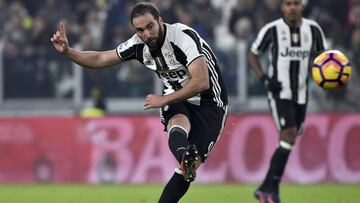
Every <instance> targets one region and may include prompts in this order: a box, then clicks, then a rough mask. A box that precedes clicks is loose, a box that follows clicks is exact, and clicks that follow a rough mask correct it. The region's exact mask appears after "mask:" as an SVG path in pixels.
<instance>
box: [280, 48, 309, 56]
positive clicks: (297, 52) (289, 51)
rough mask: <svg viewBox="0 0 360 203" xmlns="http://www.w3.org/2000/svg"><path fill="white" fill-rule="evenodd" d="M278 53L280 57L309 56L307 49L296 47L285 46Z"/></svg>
mask: <svg viewBox="0 0 360 203" xmlns="http://www.w3.org/2000/svg"><path fill="white" fill-rule="evenodd" d="M280 55H281V56H282V57H291V58H297V59H305V58H307V57H309V56H310V52H309V51H304V50H301V49H297V48H289V47H286V49H285V51H284V52H280Z"/></svg>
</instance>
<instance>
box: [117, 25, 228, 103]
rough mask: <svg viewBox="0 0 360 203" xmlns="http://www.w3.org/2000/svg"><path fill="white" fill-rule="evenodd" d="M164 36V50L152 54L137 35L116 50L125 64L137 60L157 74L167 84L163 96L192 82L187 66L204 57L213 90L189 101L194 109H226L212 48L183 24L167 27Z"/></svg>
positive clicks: (223, 89)
mask: <svg viewBox="0 0 360 203" xmlns="http://www.w3.org/2000/svg"><path fill="white" fill-rule="evenodd" d="M164 35H165V37H164V41H163V45H162V46H161V48H160V49H158V50H154V51H153V50H149V47H148V46H147V45H146V44H145V43H144V42H143V41H142V40H141V39H140V38H139V37H138V35H137V34H135V35H134V36H132V38H130V39H129V40H127V41H126V42H124V43H122V44H120V45H119V46H118V47H117V48H116V51H117V54H118V55H119V57H120V58H121V60H123V61H127V60H132V59H135V60H138V61H139V62H140V63H142V64H143V65H145V66H146V67H147V68H150V69H151V70H153V71H155V72H156V73H157V75H158V76H159V78H160V79H161V81H162V82H163V84H164V90H163V94H164V95H168V94H171V93H173V92H175V91H177V90H179V89H181V88H182V87H184V85H185V84H186V83H187V82H188V81H189V79H190V75H189V72H188V70H187V67H188V65H189V64H190V63H191V62H192V61H194V60H195V59H196V58H198V57H202V56H204V57H205V59H206V63H207V66H208V70H209V77H210V78H209V79H210V80H209V81H210V88H209V89H208V90H206V91H204V92H201V93H199V94H198V95H196V96H194V97H192V98H189V99H188V101H189V102H190V103H192V104H195V105H203V104H205V105H216V106H218V107H224V106H225V105H227V102H228V101H227V93H226V89H225V85H224V81H223V79H222V76H221V73H220V69H219V67H218V64H217V61H216V57H215V55H214V53H213V52H212V50H211V49H210V47H209V45H208V44H207V43H206V42H205V41H204V40H203V39H202V38H201V37H200V36H199V35H198V34H197V33H196V31H195V30H193V29H192V28H190V27H188V26H186V25H184V24H180V23H176V24H164Z"/></svg>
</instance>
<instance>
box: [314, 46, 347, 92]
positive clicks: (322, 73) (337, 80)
mask: <svg viewBox="0 0 360 203" xmlns="http://www.w3.org/2000/svg"><path fill="white" fill-rule="evenodd" d="M311 72H312V77H313V79H314V81H315V83H316V84H318V85H319V86H320V87H322V88H323V89H326V90H337V89H339V88H340V87H342V86H344V85H346V84H347V83H348V82H349V80H350V77H351V66H350V62H349V59H348V58H347V57H346V56H345V55H344V54H343V53H341V52H340V51H338V50H329V51H325V52H323V53H321V54H320V55H319V56H317V57H316V58H315V60H314V63H313V65H312V67H311Z"/></svg>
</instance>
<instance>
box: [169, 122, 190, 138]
mask: <svg viewBox="0 0 360 203" xmlns="http://www.w3.org/2000/svg"><path fill="white" fill-rule="evenodd" d="M175 127H177V128H180V129H182V130H183V131H185V132H186V137H188V135H189V132H188V131H187V130H186V129H185V128H184V127H182V126H180V125H173V126H171V128H170V129H169V130H168V135H169V133H170V132H171V130H172V129H173V128H175Z"/></svg>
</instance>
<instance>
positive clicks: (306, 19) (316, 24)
mask: <svg viewBox="0 0 360 203" xmlns="http://www.w3.org/2000/svg"><path fill="white" fill-rule="evenodd" d="M302 21H303V22H304V23H307V24H309V25H312V26H316V27H320V26H319V24H318V23H317V22H316V21H315V20H312V19H310V18H302Z"/></svg>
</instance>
